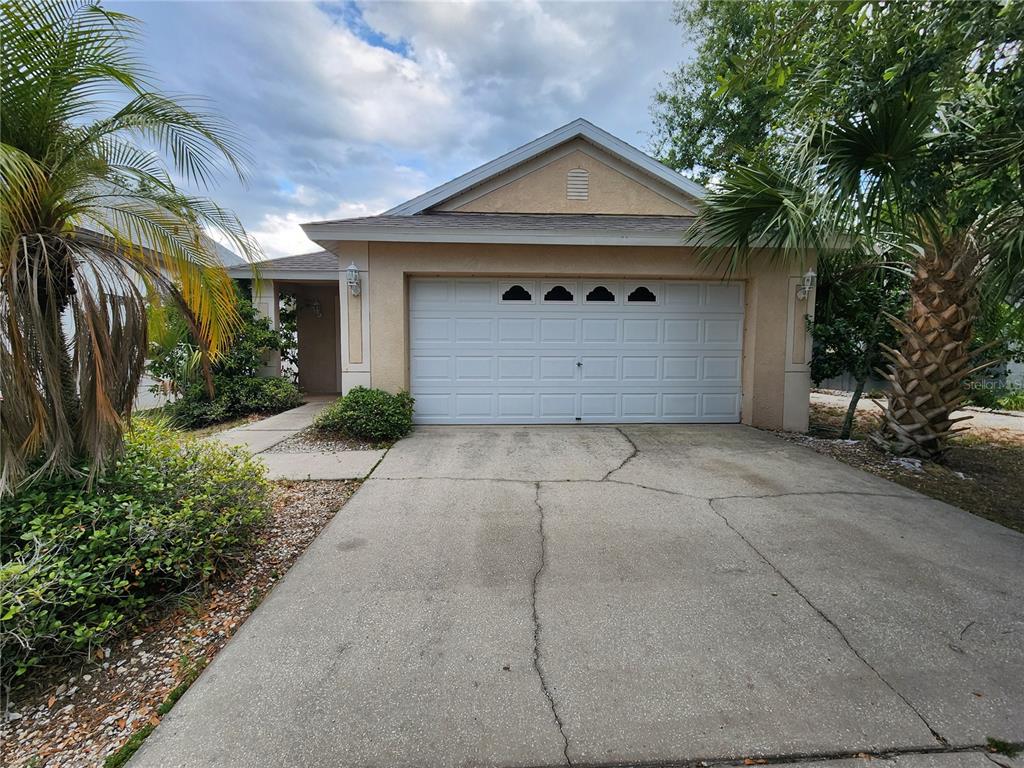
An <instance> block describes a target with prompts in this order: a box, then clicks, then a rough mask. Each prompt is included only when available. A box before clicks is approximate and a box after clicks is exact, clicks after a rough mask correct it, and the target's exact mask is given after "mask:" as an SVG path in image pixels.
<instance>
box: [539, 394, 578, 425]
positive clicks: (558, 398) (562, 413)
mask: <svg viewBox="0 0 1024 768" xmlns="http://www.w3.org/2000/svg"><path fill="white" fill-rule="evenodd" d="M539 402H540V415H541V416H542V417H544V418H549V419H550V418H558V419H565V420H566V421H569V420H572V419H575V418H576V395H575V394H568V393H561V392H542V393H541V394H540V397H539Z"/></svg>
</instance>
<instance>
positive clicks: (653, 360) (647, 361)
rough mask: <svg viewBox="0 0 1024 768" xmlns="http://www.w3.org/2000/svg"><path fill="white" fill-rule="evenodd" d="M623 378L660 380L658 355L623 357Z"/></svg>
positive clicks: (627, 379) (624, 379)
mask: <svg viewBox="0 0 1024 768" xmlns="http://www.w3.org/2000/svg"><path fill="white" fill-rule="evenodd" d="M622 380H623V381H657V380H658V358H657V357H623V358H622Z"/></svg>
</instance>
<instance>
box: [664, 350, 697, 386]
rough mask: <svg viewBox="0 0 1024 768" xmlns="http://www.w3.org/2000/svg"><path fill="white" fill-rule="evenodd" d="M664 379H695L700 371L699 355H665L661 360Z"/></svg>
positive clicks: (677, 380) (671, 380)
mask: <svg viewBox="0 0 1024 768" xmlns="http://www.w3.org/2000/svg"><path fill="white" fill-rule="evenodd" d="M662 366H663V369H664V371H665V373H664V381H666V382H679V381H697V380H698V379H699V378H700V376H699V371H700V357H699V356H698V355H693V356H691V357H665V358H664V359H663V361H662Z"/></svg>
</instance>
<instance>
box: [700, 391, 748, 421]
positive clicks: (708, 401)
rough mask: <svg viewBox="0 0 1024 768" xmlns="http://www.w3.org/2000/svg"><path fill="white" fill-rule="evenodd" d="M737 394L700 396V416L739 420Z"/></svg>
mask: <svg viewBox="0 0 1024 768" xmlns="http://www.w3.org/2000/svg"><path fill="white" fill-rule="evenodd" d="M739 414H740V396H739V393H726V392H705V393H704V394H702V395H701V416H710V417H722V418H737V419H738V418H739Z"/></svg>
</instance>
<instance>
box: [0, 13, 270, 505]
mask: <svg viewBox="0 0 1024 768" xmlns="http://www.w3.org/2000/svg"><path fill="white" fill-rule="evenodd" d="M0 9H2V10H0V19H2V25H3V38H4V55H3V58H2V64H0V107H2V114H3V123H2V129H0V142H2V143H0V182H2V183H0V204H2V219H0V246H2V250H0V327H2V331H0V334H2V338H0V388H2V395H3V407H2V409H0V463H2V467H0V492H6V491H10V490H11V489H12V488H13V487H14V486H15V485H16V484H17V483H19V482H21V481H24V480H25V479H27V478H31V477H35V476H38V475H40V474H42V473H55V472H74V471H76V470H77V468H78V467H80V466H81V464H82V462H83V461H85V462H87V463H88V464H89V466H90V472H91V473H93V474H94V473H96V472H99V471H101V470H102V468H103V466H104V465H105V463H107V462H108V461H109V460H110V458H111V457H113V456H115V455H116V453H117V451H118V449H119V447H120V445H121V435H122V430H123V428H124V425H125V423H126V419H127V418H128V417H129V416H130V411H131V405H132V401H133V398H134V396H135V391H136V389H137V386H138V383H139V379H140V377H141V374H142V371H143V364H144V359H145V351H146V311H147V305H149V304H152V303H154V302H170V303H171V304H174V305H177V306H179V307H180V308H181V310H182V312H183V313H184V315H185V317H186V318H187V321H188V323H189V324H190V326H191V327H192V329H193V331H194V334H195V336H196V338H197V339H199V340H200V341H201V344H202V345H203V348H204V354H205V355H206V356H207V357H209V356H216V355H217V354H218V352H219V351H220V350H221V349H223V348H224V346H225V344H226V343H227V341H228V339H229V338H230V336H231V333H232V330H233V328H234V326H235V324H236V313H235V309H234V296H235V294H234V290H233V286H232V283H231V280H230V278H229V277H228V275H227V273H226V272H225V270H224V269H223V267H222V266H221V265H220V262H219V261H218V259H217V257H216V255H215V251H214V248H213V247H212V245H213V244H212V241H211V240H210V238H209V237H208V236H207V232H211V233H215V234H219V235H220V236H221V238H222V239H224V240H225V241H226V242H227V243H229V244H230V245H231V246H232V247H233V248H234V249H235V250H237V251H238V252H239V253H240V254H242V255H244V256H247V257H250V258H252V257H255V255H256V252H257V249H256V247H255V245H254V244H253V242H252V241H251V239H250V238H249V236H248V235H247V234H246V232H245V230H244V228H243V227H242V225H241V223H240V222H239V221H238V219H237V218H236V217H235V216H233V215H232V214H231V213H229V212H228V211H225V210H224V209H222V208H221V207H219V206H218V205H216V204H215V203H213V202H212V201H210V200H208V199H205V198H202V197H196V196H193V195H190V194H188V193H187V192H185V191H183V190H182V189H181V188H180V187H179V185H178V183H176V181H175V178H178V179H181V180H183V182H184V183H186V184H187V183H195V184H198V185H200V186H204V187H205V186H207V185H208V184H209V182H210V181H211V180H212V179H213V178H214V177H215V176H216V175H217V174H218V173H220V172H222V171H228V172H231V173H235V174H238V175H239V176H241V175H242V166H241V160H240V157H241V152H240V149H239V144H238V137H237V135H236V134H235V132H234V131H233V130H232V129H231V128H230V127H229V126H228V125H226V124H225V123H224V122H223V121H222V120H219V119H218V118H216V117H215V116H212V115H210V114H208V113H206V112H204V111H203V110H202V109H201V108H198V107H195V106H190V104H189V103H188V102H186V101H185V100H182V99H174V98H171V97H169V96H167V95H164V94H161V93H160V92H158V91H157V90H156V89H155V88H154V87H153V85H152V84H151V82H150V79H149V77H148V75H147V73H146V71H145V70H144V69H143V67H142V66H141V65H140V63H139V62H138V59H137V57H136V52H135V49H134V45H135V43H136V41H137V34H138V22H137V21H136V20H135V19H132V18H131V17H129V16H126V15H124V14H120V13H113V12H111V11H108V10H104V9H103V8H100V7H98V6H96V5H91V4H88V3H86V2H82V0H68V1H67V2H63V1H61V0H30V2H17V1H16V2H6V1H5V2H3V4H2V6H0ZM104 99H113V100H114V101H115V103H119V104H121V106H120V107H107V104H108V102H107V101H105V100H104ZM165 155H167V156H169V157H170V162H167V161H165V160H164V159H163V158H164V156H165Z"/></svg>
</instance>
